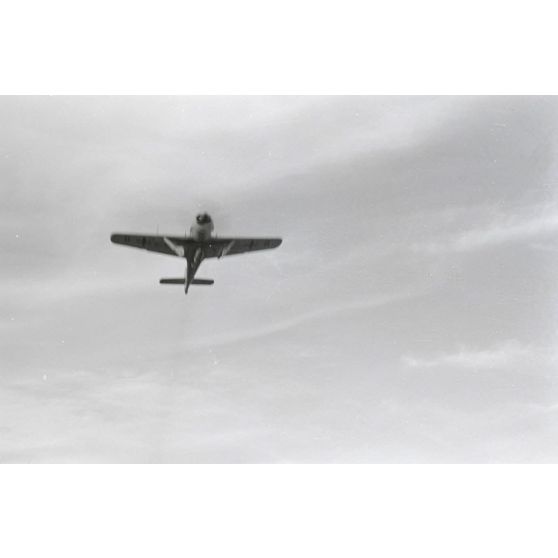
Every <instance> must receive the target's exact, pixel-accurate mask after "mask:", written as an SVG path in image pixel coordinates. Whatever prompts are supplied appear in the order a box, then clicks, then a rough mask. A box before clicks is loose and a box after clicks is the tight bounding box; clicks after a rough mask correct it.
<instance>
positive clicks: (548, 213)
mask: <svg viewBox="0 0 558 558" xmlns="http://www.w3.org/2000/svg"><path fill="white" fill-rule="evenodd" d="M557 232H558V210H556V208H555V207H554V206H543V207H539V208H537V209H536V210H533V211H532V212H531V214H530V215H520V216H518V215H512V216H509V215H501V214H500V215H496V216H494V217H493V219H492V221H491V222H490V223H488V224H485V225H481V226H477V227H475V228H471V229H468V230H465V231H462V232H460V233H458V234H456V235H454V236H453V237H450V238H448V239H447V240H442V241H434V242H424V243H418V244H414V245H413V250H414V251H416V252H426V253H430V254H445V253H451V252H461V253H463V252H472V251H476V250H483V249H488V248H493V247H496V246H501V245H504V244H507V243H513V242H521V241H524V240H529V239H533V238H539V237H546V236H549V235H552V234H555V233H557Z"/></svg>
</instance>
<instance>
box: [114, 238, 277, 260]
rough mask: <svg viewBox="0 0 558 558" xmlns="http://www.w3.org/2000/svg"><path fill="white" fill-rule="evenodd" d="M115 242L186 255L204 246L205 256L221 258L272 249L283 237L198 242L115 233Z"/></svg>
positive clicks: (153, 250)
mask: <svg viewBox="0 0 558 558" xmlns="http://www.w3.org/2000/svg"><path fill="white" fill-rule="evenodd" d="M110 239H111V241H112V242H113V243H114V244H122V245H124V246H131V247H132V248H142V249H143V250H149V251H151V252H159V253H160V254H168V255H169V256H179V257H181V258H183V257H184V255H185V252H186V251H190V250H195V249H196V248H203V254H204V258H221V257H223V256H233V255H235V254H243V253H245V252H255V251H256V250H271V249H272V248H277V246H279V245H280V244H281V242H282V239H281V238H221V237H218V238H212V239H210V240H207V241H205V242H197V241H195V240H194V239H192V238H184V237H180V236H159V235H157V236H153V235H145V234H128V233H115V234H113V235H112V236H111V237H110Z"/></svg>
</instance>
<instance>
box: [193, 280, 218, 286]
mask: <svg viewBox="0 0 558 558" xmlns="http://www.w3.org/2000/svg"><path fill="white" fill-rule="evenodd" d="M213 283H215V281H214V280H213V279H194V280H193V281H192V285H213Z"/></svg>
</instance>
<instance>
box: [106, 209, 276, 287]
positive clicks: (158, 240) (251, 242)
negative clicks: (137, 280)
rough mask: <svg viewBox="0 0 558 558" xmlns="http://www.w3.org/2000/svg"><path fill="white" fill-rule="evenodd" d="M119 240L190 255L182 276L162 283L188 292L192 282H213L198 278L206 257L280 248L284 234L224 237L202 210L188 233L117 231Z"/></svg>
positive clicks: (165, 252)
mask: <svg viewBox="0 0 558 558" xmlns="http://www.w3.org/2000/svg"><path fill="white" fill-rule="evenodd" d="M110 239H111V241H112V242H114V243H115V244H123V245H124V246H132V247H133V248H143V249H144V250H149V251H150V252H159V253H161V254H168V255H169V256H178V257H179V258H186V272H185V274H184V277H179V278H178V279H161V280H160V281H159V283H161V284H162V285H184V293H185V294H188V288H189V287H190V285H213V283H214V281H213V279H195V275H196V272H197V271H198V268H199V267H200V264H201V263H202V261H203V260H205V259H206V258H221V257H223V256H232V255H234V254H243V253H244V252H254V251H256V250H270V249H271V248H277V246H279V245H280V244H281V242H282V239H281V238H222V237H217V236H213V221H212V219H211V217H210V216H209V215H208V214H207V213H200V214H199V215H198V216H197V217H196V221H195V223H194V224H193V225H192V226H191V228H190V234H189V235H188V231H186V234H185V236H159V235H157V236H152V235H147V234H128V233H114V234H113V235H112V236H111V237H110Z"/></svg>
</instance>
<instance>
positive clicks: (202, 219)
mask: <svg viewBox="0 0 558 558" xmlns="http://www.w3.org/2000/svg"><path fill="white" fill-rule="evenodd" d="M212 234H213V220H212V219H211V217H210V216H209V214H208V213H200V214H199V215H197V216H196V221H195V223H194V224H193V225H192V226H191V227H190V236H191V237H192V238H193V239H194V240H197V241H204V240H208V239H209V238H211V235H212Z"/></svg>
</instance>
